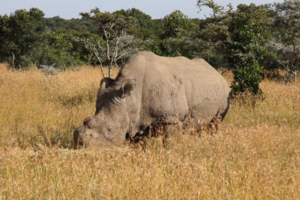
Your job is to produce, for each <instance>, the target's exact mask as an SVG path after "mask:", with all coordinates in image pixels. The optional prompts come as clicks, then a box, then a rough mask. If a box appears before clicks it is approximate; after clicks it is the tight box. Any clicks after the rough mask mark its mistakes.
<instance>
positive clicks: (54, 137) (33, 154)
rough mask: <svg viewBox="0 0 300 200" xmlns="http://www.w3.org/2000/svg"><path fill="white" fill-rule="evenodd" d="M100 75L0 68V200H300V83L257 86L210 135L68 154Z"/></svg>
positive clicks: (84, 70) (89, 109)
mask: <svg viewBox="0 0 300 200" xmlns="http://www.w3.org/2000/svg"><path fill="white" fill-rule="evenodd" d="M100 79H101V72H100V70H99V69H97V68H92V67H82V68H80V69H79V70H78V71H66V72H62V73H60V74H58V75H57V76H53V77H50V76H48V77H47V76H44V75H43V74H42V73H41V72H39V71H38V70H29V71H10V70H7V68H6V67H5V66H4V65H0V97H1V98H0V199H300V118H299V116H300V104H299V102H300V83H299V82H298V83H296V84H290V85H284V84H281V83H278V82H272V81H263V82H262V85H261V87H262V89H263V91H264V92H265V99H264V100H263V101H259V102H257V103H256V105H255V107H254V106H253V105H252V104H251V103H247V102H246V103H244V104H242V105H241V104H239V103H232V104H231V107H230V110H229V113H228V115H227V117H226V119H225V121H224V122H223V124H222V126H221V128H220V130H219V133H218V134H217V135H216V136H213V137H212V136H203V137H200V138H198V137H196V136H191V135H181V136H178V137H174V138H172V139H171V141H170V145H169V146H170V147H169V149H168V150H167V149H165V148H163V147H162V142H161V140H160V139H150V140H149V145H148V147H147V150H146V152H140V151H139V150H136V149H134V148H133V147H132V146H130V145H125V146H124V147H122V148H114V149H108V150H103V151H101V152H99V151H94V150H92V149H81V150H74V149H73V148H72V143H73V141H72V132H73V130H74V128H75V127H77V126H79V125H80V124H81V123H82V121H83V119H84V117H86V116H88V115H92V114H93V113H94V107H95V105H94V102H95V98H96V93H97V89H98V85H99V81H100Z"/></svg>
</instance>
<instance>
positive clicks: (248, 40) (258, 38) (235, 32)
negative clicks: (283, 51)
mask: <svg viewBox="0 0 300 200" xmlns="http://www.w3.org/2000/svg"><path fill="white" fill-rule="evenodd" d="M267 22H268V10H267V9H266V8H265V7H263V6H255V5H254V4H251V5H249V6H247V5H242V4H241V5H239V6H238V9H237V10H236V11H235V12H231V13H230V22H229V27H228V31H229V40H228V41H227V42H226V43H224V48H225V51H226V57H227V59H228V62H229V64H230V65H232V66H234V67H235V68H236V69H235V70H234V80H233V82H232V84H231V87H232V94H233V96H235V95H236V94H238V93H244V92H246V91H248V92H251V93H252V94H253V95H257V94H259V93H260V92H261V90H260V88H259V83H260V80H261V78H260V76H261V75H262V72H263V68H262V66H261V64H260V61H261V60H263V59H264V57H265V56H266V54H267V50H266V48H265V46H264V44H265V43H266V41H267V40H268V35H269V34H267V31H266V23H267Z"/></svg>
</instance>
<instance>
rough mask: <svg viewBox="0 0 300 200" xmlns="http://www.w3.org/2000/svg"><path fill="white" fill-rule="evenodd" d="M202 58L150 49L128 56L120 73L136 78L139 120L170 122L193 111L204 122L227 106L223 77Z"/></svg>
mask: <svg viewBox="0 0 300 200" xmlns="http://www.w3.org/2000/svg"><path fill="white" fill-rule="evenodd" d="M199 61H200V60H199ZM201 62H202V60H201ZM201 62H198V61H197V60H189V59H187V58H184V57H175V58H167V57H160V56H157V55H155V54H153V53H151V52H139V53H138V54H136V55H134V56H133V57H131V59H130V60H129V62H128V63H127V64H126V65H125V67H124V68H123V69H122V71H121V73H120V77H122V76H123V77H124V78H135V79H136V81H137V91H136V92H137V94H136V95H137V98H140V102H141V105H140V107H141V109H140V110H141V118H142V120H144V121H147V120H149V121H152V120H153V118H155V120H158V121H167V122H173V121H174V120H176V119H179V120H181V121H182V120H183V119H184V118H185V117H186V116H187V115H193V116H196V117H201V118H203V120H204V122H205V123H206V122H207V121H210V120H211V119H212V118H213V117H214V116H215V115H216V114H217V113H218V112H219V110H220V111H221V110H222V109H223V107H226V106H227V97H228V93H229V88H228V85H227V83H226V81H225V80H224V78H223V77H222V76H221V75H220V74H219V73H218V72H217V71H216V70H215V69H213V68H212V67H211V66H210V65H209V64H208V63H205V64H203V63H201ZM204 62H205V61H204Z"/></svg>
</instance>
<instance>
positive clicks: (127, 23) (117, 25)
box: [81, 8, 136, 77]
mask: <svg viewBox="0 0 300 200" xmlns="http://www.w3.org/2000/svg"><path fill="white" fill-rule="evenodd" d="M81 16H82V17H83V18H85V19H92V20H93V21H94V23H95V24H96V25H97V28H98V34H99V36H100V37H101V38H102V40H97V41H91V40H90V39H86V38H83V39H81V41H82V42H84V43H85V46H86V48H87V49H89V50H90V51H91V55H92V56H93V55H95V56H96V57H97V58H98V60H99V62H100V63H101V64H102V63H103V62H106V61H108V63H109V67H108V76H109V77H111V70H112V66H113V64H114V65H116V66H118V64H117V62H118V60H121V59H123V58H125V57H129V56H130V55H131V54H132V53H133V52H134V51H136V49H135V48H134V42H135V41H134V38H133V37H132V36H130V35H128V34H127V31H128V30H129V29H130V28H131V27H132V26H134V25H135V23H136V21H135V20H134V19H133V18H132V17H125V16H124V15H120V14H118V13H116V14H112V13H109V12H100V10H99V9H98V8H95V9H93V10H91V12H90V13H81Z"/></svg>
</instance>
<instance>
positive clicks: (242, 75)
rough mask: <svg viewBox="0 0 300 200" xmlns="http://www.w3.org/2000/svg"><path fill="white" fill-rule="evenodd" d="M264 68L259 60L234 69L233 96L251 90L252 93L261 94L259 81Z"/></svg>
mask: <svg viewBox="0 0 300 200" xmlns="http://www.w3.org/2000/svg"><path fill="white" fill-rule="evenodd" d="M262 73H263V68H262V67H261V66H260V65H259V64H258V62H257V61H255V62H254V63H248V64H246V66H244V67H243V68H237V69H234V70H233V75H234V80H233V81H232V84H231V88H232V90H231V96H232V97H235V96H236V95H238V94H239V93H244V92H250V93H251V94H261V92H262V91H261V89H260V88H259V83H260V81H261V74H262Z"/></svg>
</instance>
